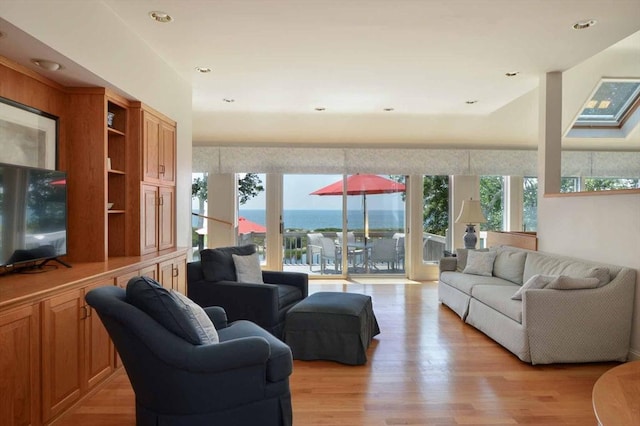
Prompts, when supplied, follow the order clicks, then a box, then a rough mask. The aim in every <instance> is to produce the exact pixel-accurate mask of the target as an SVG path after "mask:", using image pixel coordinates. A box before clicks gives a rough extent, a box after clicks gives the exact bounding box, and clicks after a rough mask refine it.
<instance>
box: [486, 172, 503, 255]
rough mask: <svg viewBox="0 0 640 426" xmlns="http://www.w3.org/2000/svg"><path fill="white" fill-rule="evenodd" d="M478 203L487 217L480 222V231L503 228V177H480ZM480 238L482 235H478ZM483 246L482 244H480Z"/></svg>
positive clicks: (500, 229)
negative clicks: (485, 220)
mask: <svg viewBox="0 0 640 426" xmlns="http://www.w3.org/2000/svg"><path fill="white" fill-rule="evenodd" d="M480 204H481V205H482V212H483V213H484V217H485V218H486V219H487V222H486V223H481V224H480V230H481V231H502V230H503V228H504V207H503V206H504V177H503V176H481V177H480ZM480 237H481V238H482V235H481V236H480ZM480 247H484V245H482V244H481V245H480Z"/></svg>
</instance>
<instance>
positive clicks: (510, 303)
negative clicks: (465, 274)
mask: <svg viewBox="0 0 640 426" xmlns="http://www.w3.org/2000/svg"><path fill="white" fill-rule="evenodd" d="M516 287H517V285H516V284H510V285H477V286H474V287H473V290H471V295H472V297H473V298H474V299H476V300H478V301H479V302H482V303H484V304H485V305H487V306H489V307H490V308H492V309H495V310H496V311H498V312H500V313H502V314H503V315H506V316H508V317H509V318H511V319H512V320H514V321H517V322H518V323H520V324H522V302H521V301H519V300H512V299H511V296H512V295H513V292H514V290H515V289H516Z"/></svg>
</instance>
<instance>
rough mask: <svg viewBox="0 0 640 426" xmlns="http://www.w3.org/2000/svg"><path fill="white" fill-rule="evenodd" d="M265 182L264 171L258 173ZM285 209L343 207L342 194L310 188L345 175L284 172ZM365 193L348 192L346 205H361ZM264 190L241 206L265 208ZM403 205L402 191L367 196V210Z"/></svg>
mask: <svg viewBox="0 0 640 426" xmlns="http://www.w3.org/2000/svg"><path fill="white" fill-rule="evenodd" d="M258 176H259V177H260V179H261V180H262V181H263V183H264V182H265V175H263V174H259V175H258ZM283 179H284V184H283V200H282V202H283V209H284V210H340V209H342V197H339V196H319V195H309V194H310V193H311V192H313V191H315V190H317V189H320V188H322V187H325V186H327V185H330V184H332V183H334V182H337V181H339V180H342V175H284V178H283ZM361 205H362V197H359V196H348V197H347V208H348V209H360V208H361ZM264 206H265V193H264V192H262V193H261V194H260V195H258V196H257V197H255V198H253V199H251V200H249V201H247V202H246V203H245V204H243V205H242V206H241V207H240V208H242V209H247V210H249V209H261V210H262V209H264ZM403 208H404V202H403V201H402V195H401V194H378V195H369V196H367V209H368V210H400V209H403Z"/></svg>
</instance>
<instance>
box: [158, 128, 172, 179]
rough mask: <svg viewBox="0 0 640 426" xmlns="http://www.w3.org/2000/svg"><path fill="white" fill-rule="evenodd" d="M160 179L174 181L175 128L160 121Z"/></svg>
mask: <svg viewBox="0 0 640 426" xmlns="http://www.w3.org/2000/svg"><path fill="white" fill-rule="evenodd" d="M160 129H161V138H160V166H159V167H160V181H162V182H163V183H168V184H175V181H176V128H175V126H173V125H170V124H168V123H165V122H161V124H160Z"/></svg>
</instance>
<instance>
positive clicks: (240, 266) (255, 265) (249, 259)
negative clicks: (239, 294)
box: [231, 253, 264, 284]
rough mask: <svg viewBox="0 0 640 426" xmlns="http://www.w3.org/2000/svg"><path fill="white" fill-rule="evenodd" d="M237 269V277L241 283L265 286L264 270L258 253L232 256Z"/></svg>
mask: <svg viewBox="0 0 640 426" xmlns="http://www.w3.org/2000/svg"><path fill="white" fill-rule="evenodd" d="M231 256H232V258H233V263H234V265H235V267H236V277H237V280H236V281H238V282H239V283H257V284H263V283H264V281H262V270H261V269H260V257H259V256H258V253H253V254H250V255H247V256H238V255H237V254H232V255H231Z"/></svg>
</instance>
